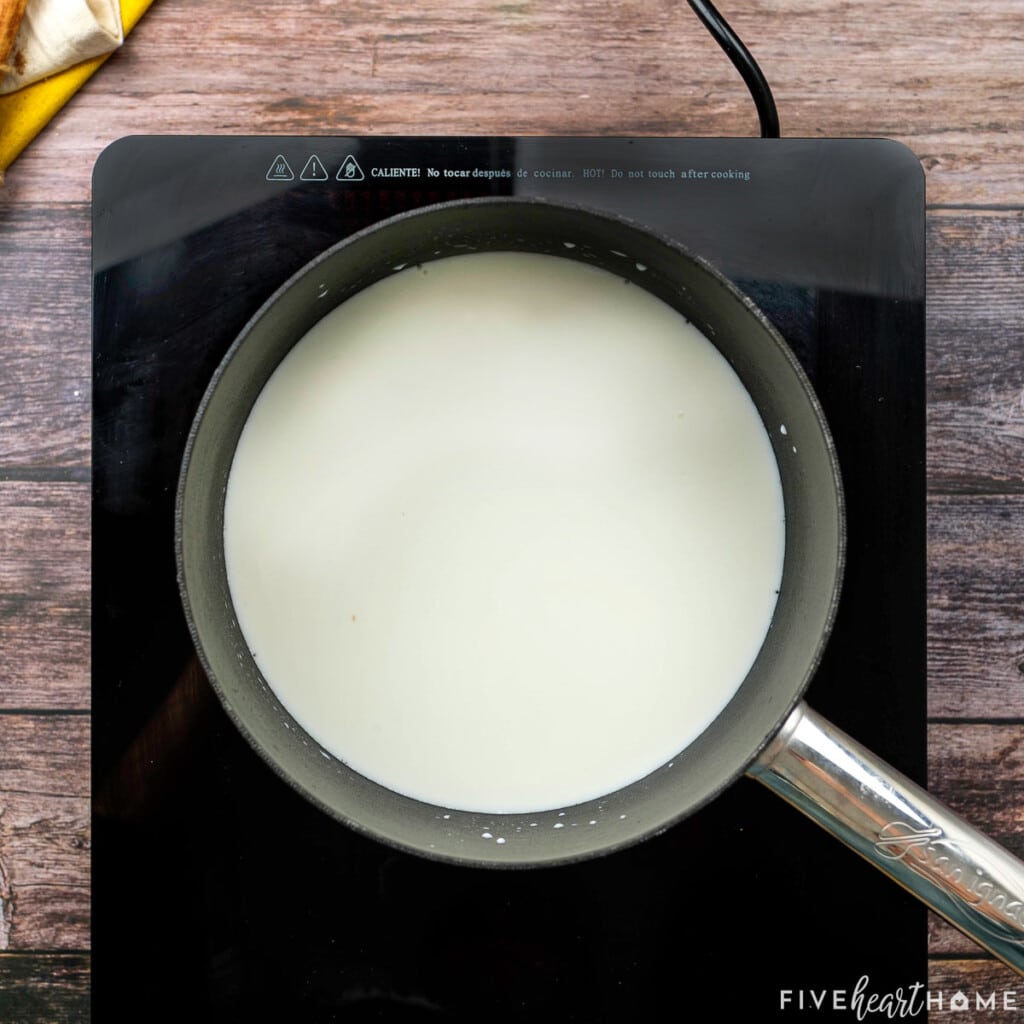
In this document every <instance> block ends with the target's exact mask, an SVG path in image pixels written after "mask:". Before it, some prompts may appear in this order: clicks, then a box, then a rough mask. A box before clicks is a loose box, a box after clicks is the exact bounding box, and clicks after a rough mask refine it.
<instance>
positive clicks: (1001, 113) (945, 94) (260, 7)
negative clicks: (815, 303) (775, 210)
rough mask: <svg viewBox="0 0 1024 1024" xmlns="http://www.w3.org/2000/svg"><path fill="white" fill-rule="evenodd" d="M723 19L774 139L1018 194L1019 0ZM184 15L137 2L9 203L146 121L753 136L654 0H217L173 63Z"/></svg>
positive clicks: (755, 11) (190, 10) (80, 191)
mask: <svg viewBox="0 0 1024 1024" xmlns="http://www.w3.org/2000/svg"><path fill="white" fill-rule="evenodd" d="M728 14H729V17H730V19H731V21H732V23H733V25H734V27H735V28H736V30H737V31H738V33H739V34H740V36H741V37H743V38H744V39H746V41H747V42H748V44H749V45H750V47H751V49H752V51H753V52H754V54H755V56H756V57H757V58H758V59H759V61H760V62H761V64H762V66H763V69H764V71H765V73H766V76H767V78H768V80H769V82H770V83H772V86H773V89H774V91H775V93H776V99H777V102H778V105H779V109H780V116H781V121H782V127H783V133H784V134H785V135H788V136H792V137H800V136H804V137H820V136H840V137H850V136H868V137H873V136H882V137H890V138H896V139H898V140H900V141H902V142H905V143H906V144H908V145H909V146H910V147H911V149H913V150H914V151H915V152H916V153H917V154H918V155H919V156H920V158H921V160H922V162H923V164H924V166H925V167H926V168H927V169H928V188H929V198H930V200H931V201H932V202H937V203H958V204H963V203H1004V204H1005V203H1014V204H1020V203H1021V197H1022V195H1024V187H1022V182H1024V177H1022V170H1021V168H1022V166H1024V135H1022V133H1021V132H1020V131H1019V127H1020V111H1019V94H1018V84H1019V83H1018V81H1017V75H1016V70H1015V69H1016V68H1018V67H1020V66H1021V65H1022V64H1024V42H1022V39H1024V32H1022V30H1021V22H1022V16H1021V8H1020V6H1019V4H1018V3H1017V2H1016V0H993V3H991V4H986V5H985V6H984V7H983V8H975V7H971V8H970V9H966V8H964V9H957V8H952V7H951V6H950V5H948V4H934V3H932V2H931V0H906V2H905V3H902V4H898V5H897V4H895V3H891V2H890V3H883V4H881V5H878V6H877V7H876V8H875V9H873V13H872V17H871V18H864V17H863V12H862V10H861V9H860V8H859V7H857V5H852V4H849V3H847V2H845V0H822V2H819V3H816V4H814V5H811V6H810V7H802V8H799V7H798V8H779V6H778V5H777V4H774V3H771V2H770V0H756V2H749V3H747V4H745V5H742V7H737V8H736V9H734V10H730V11H729V12H728ZM196 18H197V13H196V9H195V8H194V7H193V6H192V5H187V4H180V3H161V4H156V5H154V7H153V8H152V9H151V10H150V12H149V13H148V14H147V15H146V17H145V18H144V19H143V20H142V22H141V23H140V24H139V26H138V27H137V29H136V30H135V32H134V33H133V35H132V36H131V37H130V38H129V40H128V42H127V44H126V46H125V47H124V48H123V50H122V51H121V52H120V53H118V54H116V55H115V56H114V57H112V58H111V60H110V61H108V63H107V65H106V66H105V67H104V68H103V69H102V71H101V72H100V73H99V74H98V75H96V76H95V77H94V78H93V79H92V80H91V81H90V82H89V83H88V84H87V86H86V88H85V89H84V90H83V91H82V92H81V93H80V94H79V95H78V96H77V97H75V98H74V99H73V100H72V102H71V103H70V104H69V105H68V107H67V108H66V109H65V111H64V112H63V114H62V115H60V116H59V118H58V120H57V122H56V123H55V124H54V125H53V126H51V128H50V129H49V130H48V131H47V132H46V133H45V135H44V136H43V137H41V138H40V139H38V140H37V141H36V142H35V143H34V144H33V145H32V147H30V149H29V150H28V151H27V152H26V153H25V154H24V155H23V156H22V157H21V158H20V159H19V161H18V162H17V163H16V164H15V165H14V167H13V168H12V170H11V173H10V175H9V182H10V184H9V188H10V189H11V194H12V196H13V197H17V196H19V195H22V194H24V190H25V189H26V188H28V189H30V190H31V194H32V196H33V197H34V198H36V199H43V200H46V201H51V202H61V201H67V200H68V199H69V198H73V199H75V200H80V199H81V198H83V197H84V196H85V195H87V193H88V177H89V173H90V169H91V167H92V164H93V163H94V161H95V158H96V156H97V155H98V154H99V152H100V151H101V149H102V148H103V147H104V146H105V145H106V144H107V143H109V142H110V141H112V140H113V139H116V138H118V137H120V136H123V135H127V134H137V133H148V132H153V131H161V132H174V133H182V132H184V133H196V132H198V133H204V132H206V133H209V132H214V133H216V132H240V133H247V132H251V133H285V132H293V133H306V132H312V133H317V134H331V133H340V134H347V133H354V134H362V133H366V134H391V133H425V134H459V133H485V134H490V133H496V134H502V133H505V134H509V133H522V134H542V135H546V134H560V133H567V134H602V135H604V134H608V135H749V134H756V131H757V127H756V118H755V116H754V112H753V106H752V103H751V101H750V99H749V96H748V95H747V93H746V90H745V88H744V86H743V85H742V83H741V81H740V79H739V76H738V75H737V74H736V72H735V71H734V69H733V68H732V66H731V65H730V64H729V62H728V60H727V59H726V58H725V56H724V55H723V54H722V52H721V51H720V50H719V49H718V48H717V46H716V45H715V44H714V43H713V42H712V40H711V39H710V37H709V36H708V34H707V33H706V31H705V30H704V29H703V27H702V26H701V25H700V24H699V23H698V21H697V19H696V18H695V17H694V16H693V15H692V13H691V12H690V10H689V9H688V8H687V7H685V5H681V4H672V3H669V2H668V0H659V2H658V3H656V4H647V5H644V6H643V7H642V8H641V7H638V6H637V5H635V4H621V3H614V2H612V0H604V2H594V3H589V4H587V5H586V6H585V8H582V9H581V8H580V7H579V5H578V4H577V3H575V2H572V0H559V2H554V3H550V4H545V5H532V4H531V5H528V4H517V3H513V4H509V3H501V2H498V0H491V2H487V3H481V2H479V0H452V2H451V3H448V4H444V5H427V4H402V5H393V4H387V3H384V2H383V0H374V2H371V0H363V2H361V3H359V4H348V3H344V4H343V3H340V2H339V0H323V2H321V3H318V4H316V5H313V6H304V7H302V6H300V7H296V6H295V5H294V4H291V3H289V2H288V0H262V2H258V3H251V4H245V5H239V6H236V7H234V8H230V9H228V8H223V9H218V12H217V16H216V17H211V18H208V19H206V20H205V21H204V23H203V45H202V46H197V47H193V48H191V49H190V51H189V59H188V60H187V61H183V60H181V59H180V40H181V39H185V38H190V37H191V36H192V35H193V33H194V31H195V22H196ZM199 18H200V20H202V15H201V14H200V15H199ZM794 40H799V44H798V45H794ZM271 41H272V44H271ZM197 83H202V84H201V86H200V85H197ZM979 154H984V157H983V158H981V157H979Z"/></svg>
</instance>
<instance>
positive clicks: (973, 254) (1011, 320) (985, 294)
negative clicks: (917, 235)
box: [927, 212, 1024, 493]
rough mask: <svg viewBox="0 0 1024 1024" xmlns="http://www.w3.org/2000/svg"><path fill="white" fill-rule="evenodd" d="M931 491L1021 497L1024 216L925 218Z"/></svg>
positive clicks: (1023, 469)
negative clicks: (1007, 494)
mask: <svg viewBox="0 0 1024 1024" xmlns="http://www.w3.org/2000/svg"><path fill="white" fill-rule="evenodd" d="M927 242H928V250H927V252H928V301H927V330H928V334H927V360H928V362H927V367H928V484H929V488H930V489H931V490H933V491H945V492H963V493H973V492H978V491H999V492H1002V493H1007V492H1017V493H1024V344H1021V336H1022V333H1024V305H1022V304H1021V301H1020V281H1021V279H1022V277H1024V212H1006V213H987V214H981V213H973V214H972V215H970V216H965V215H963V214H959V215H946V214H941V213H935V214H932V215H931V216H929V218H928V240H927Z"/></svg>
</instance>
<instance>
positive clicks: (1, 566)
mask: <svg viewBox="0 0 1024 1024" xmlns="http://www.w3.org/2000/svg"><path fill="white" fill-rule="evenodd" d="M89 496H90V491H89V485H88V484H85V483H36V482H25V481H17V482H16V481H4V482H0V651H2V652H3V657H2V660H0V710H2V709H3V708H54V709H66V708H86V707H88V706H89V628H90V624H89V579H90V577H89Z"/></svg>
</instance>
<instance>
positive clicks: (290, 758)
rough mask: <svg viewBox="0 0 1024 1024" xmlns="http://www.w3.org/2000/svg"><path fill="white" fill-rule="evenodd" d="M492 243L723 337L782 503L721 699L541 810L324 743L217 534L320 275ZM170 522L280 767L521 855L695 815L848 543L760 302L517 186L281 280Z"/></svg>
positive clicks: (803, 663)
mask: <svg viewBox="0 0 1024 1024" xmlns="http://www.w3.org/2000/svg"><path fill="white" fill-rule="evenodd" d="M567 243H568V244H567ZM494 250H497V251H525V252H539V253H546V254H550V255H558V256H560V257H563V258H571V259H576V260H581V261H583V262H585V263H591V264H593V265H594V266H598V267H601V268H602V269H606V270H610V271H612V272H613V273H615V274H617V275H620V276H623V277H626V278H628V279H630V280H632V281H635V282H636V283H637V284H640V285H641V286H642V287H645V288H647V289H648V290H650V291H651V292H653V293H654V294H655V295H657V296H658V297H659V298H662V299H663V300H665V301H667V302H668V303H669V304H670V305H671V306H673V307H674V308H676V309H678V310H679V311H680V312H682V313H683V314H684V315H685V316H686V317H687V318H688V319H690V320H692V321H693V322H694V323H695V324H696V325H697V326H698V327H699V328H700V329H701V330H702V331H703V332H704V333H705V334H706V335H707V336H708V337H711V338H713V339H714V341H715V344H716V345H717V347H718V348H719V350H720V351H721V352H722V353H723V355H725V357H726V358H727V359H728V361H729V362H730V363H731V365H732V366H733V368H734V369H735V371H736V372H737V374H738V375H739V376H740V379H741V380H742V381H743V383H744V385H745V386H746V388H747V390H748V392H749V393H750V395H751V397H752V398H753V400H754V402H755V404H756V406H757V408H758V411H759V412H760V414H761V417H762V420H763V422H764V425H765V427H766V429H767V431H768V434H769V436H770V437H771V439H772V442H773V446H774V449H775V454H776V459H777V462H778V467H779V473H780V477H781V481H782V486H783V494H784V501H785V508H786V561H785V568H784V572H783V579H782V585H781V588H780V594H779V598H778V603H777V606H776V610H775V616H774V619H773V623H772V627H771V629H770V630H769V634H768V637H767V639H766V642H765V644H764V646H763V647H762V649H761V652H760V654H759V655H758V657H757V660H756V661H755V664H754V667H753V669H752V670H751V672H750V674H749V676H748V678H747V680H746V681H745V682H744V684H743V685H742V687H741V688H740V690H739V692H738V693H737V695H736V697H735V698H734V699H733V701H732V702H731V703H730V704H729V705H728V707H727V708H726V709H725V711H724V712H723V713H722V714H721V715H720V716H719V717H718V718H717V719H716V720H715V721H714V722H713V723H712V725H711V726H710V727H709V728H708V729H707V730H705V731H704V733H702V734H701V735H700V737H699V738H698V739H697V741H696V742H695V743H693V744H692V745H691V746H690V747H688V748H687V749H686V750H685V751H684V752H683V753H682V754H681V755H679V756H678V757H675V758H672V759H670V760H669V761H668V762H666V763H665V764H664V765H663V766H662V767H660V768H658V769H657V770H655V771H654V772H653V773H652V774H651V775H649V776H647V777H646V778H644V779H642V780H641V781H640V782H638V783H635V784H633V785H631V786H627V787H626V788H624V789H621V790H618V791H616V792H614V793H611V794H609V795H607V796H602V797H600V798H598V799H594V800H590V801H586V802H584V803H581V804H577V805H574V806H571V807H562V808H558V809H555V810H552V811H548V812H543V813H540V814H489V813H481V812H461V811H450V810H447V809H444V808H441V807H438V806H434V805H431V804H429V803H425V802H422V801H418V800H412V799H410V798H408V797H404V796H402V795H400V794H398V793H395V792H393V791H391V790H389V789H386V788H384V787H382V786H379V785H377V784H376V783H373V782H371V781H370V780H368V779H366V778H365V777H363V776H362V775H359V774H358V773H356V772H353V771H351V770H350V769H349V768H347V767H346V766H345V765H344V764H342V763H341V762H339V761H338V760H336V759H335V758H332V757H329V756H327V755H326V754H325V752H324V751H323V750H322V748H321V747H320V745H319V744H317V743H316V742H315V741H314V740H313V739H312V737H310V736H309V735H308V734H307V733H306V732H305V731H304V730H302V729H301V728H300V726H299V725H298V723H297V722H295V721H294V719H292V718H291V716H290V715H288V714H287V712H285V711H284V709H283V708H282V707H281V706H280V704H279V703H278V701H277V699H276V697H275V696H274V694H273V693H272V691H271V690H270V689H269V687H268V686H267V685H266V682H265V680H264V679H263V678H262V676H261V674H260V672H259V669H258V668H257V666H256V665H255V663H254V662H253V660H252V658H251V656H250V654H249V650H248V646H247V644H246V643H245V640H244V638H243V637H242V635H241V633H240V631H239V628H238V624H237V621H236V618H235V615H234V609H233V606H232V601H231V595H230V591H229V588H228V584H227V574H226V570H225V564H224V551H223V544H222V537H223V516H224V490H225V486H226V481H227V477H228V473H229V470H230V467H231V461H232V457H233V454H234V451H235V447H236V444H237V441H238V437H239V435H240V432H241V430H242V427H243V425H244V423H245V421H246V419H247V418H248V415H249V411H250V409H251V408H252V406H253V404H254V402H255V400H256V398H257V396H258V395H259V393H260V391H261V389H262V387H263V385H264V383H265V382H266V380H267V379H268V378H269V376H270V375H271V373H272V372H273V371H274V369H275V368H276V367H277V365H278V364H279V363H280V361H281V360H282V359H283V358H284V356H285V355H286V354H287V353H288V352H289V351H290V349H291V347H292V346H293V345H294V344H295V343H296V342H297V341H298V340H299V339H300V338H301V337H303V335H304V334H305V333H306V331H307V330H308V329H309V328H310V327H311V326H312V325H313V323H315V322H316V321H317V320H318V319H319V318H320V317H321V316H323V315H324V314H325V313H326V312H327V311H328V309H329V308H330V305H329V304H327V303H325V302H324V301H323V299H322V298H321V296H322V293H323V291H324V289H325V288H326V290H327V292H328V294H329V295H330V296H331V297H332V301H333V302H334V304H337V303H340V302H342V301H344V299H346V298H347V297H348V296H350V295H352V294H354V293H355V292H357V291H360V290H361V289H363V288H364V287H365V286H366V285H367V284H369V283H371V282H372V281H374V280H378V279H380V278H382V277H385V276H388V275H390V274H391V273H393V272H394V270H395V268H396V267H398V266H402V265H407V264H410V263H413V264H415V263H419V262H428V261H430V260H433V259H439V258H442V257H444V256H447V255H451V254H456V253H465V252H467V251H494ZM783 427H785V433H782V428H783ZM794 449H795V451H794ZM178 525H179V566H180V574H181V580H182V586H183V591H184V595H185V601H186V610H187V612H188V615H189V620H190V625H191V626H192V628H193V632H194V635H195V638H196V641H197V646H198V647H199V650H200V652H201V655H202V656H203V659H204V663H205V665H206V667H207V670H208V672H209V674H210V676H211V679H212V680H213V682H214V685H215V687H216V688H217V690H218V693H219V694H220V696H221V699H222V700H223V702H224V704H225V706H226V707H227V708H228V710H229V712H230V713H231V714H232V717H233V718H234V719H235V721H236V723H237V724H238V725H239V727H240V728H241V729H242V731H243V732H244V733H245V734H246V735H247V736H248V737H249V739H250V741H251V742H252V743H253V744H254V746H255V747H256V749H257V750H259V751H260V752H261V753H262V754H263V755H264V756H265V757H266V758H267V760H268V761H269V762H270V763H271V765H272V766H273V767H275V769H276V770H278V771H279V772H280V773H281V774H282V775H283V776H284V777H285V778H286V779H288V780H289V781H290V782H291V783H292V784H294V785H295V786H297V787H298V788H299V789H300V791H302V792H303V793H305V795H307V796H308V797H309V798H310V799H312V800H313V801H314V802H316V803H318V804H320V805H321V806H322V807H323V808H324V809H325V810H327V811H328V812H330V813H332V814H333V815H335V816H337V817H339V818H340V819H342V820H344V821H346V822H348V823H349V824H352V825H354V826H355V827H357V828H362V829H367V830H369V831H371V832H373V833H374V834H376V835H378V836H379V837H381V838H383V839H385V840H386V841H390V842H392V843H395V844H397V845H400V846H403V847H405V848H409V849H413V850H417V851H419V852H422V853H426V854H428V855H432V856H436V857H441V858H449V859H458V860H465V861H470V862H475V863H496V864H512V865H514V864H532V863H550V862H556V861H561V860H571V859H577V858H579V857H583V856H587V855H590V854H593V853H597V852H601V851H603V850H606V849H611V848H614V847H616V846H619V845H623V844H626V843H630V842H633V841H636V840H637V839H639V838H642V837H643V836H645V835H648V834H650V833H652V832H656V831H659V830H660V829H662V828H664V827H666V826H667V825H668V824H670V823H671V822H672V821H673V820H675V819H677V818H678V817H681V816H683V815H685V814H687V813H690V812H691V811H692V810H693V809H695V808H696V807H698V806H700V805H701V804H702V803H703V802H705V801H706V800H707V799H710V798H711V797H712V796H713V795H714V794H715V793H717V792H718V791H719V790H720V789H721V788H722V787H723V786H725V785H727V784H728V782H730V781H731V780H732V779H733V778H735V776H736V775H738V774H739V773H740V772H742V770H743V769H744V767H745V766H746V764H747V763H748V762H749V761H750V760H751V759H752V757H753V756H755V754H756V753H757V751H758V750H759V749H760V747H761V745H762V744H763V743H764V742H765V741H766V739H767V738H768V737H769V736H770V735H771V734H772V733H773V732H774V730H775V729H776V728H777V726H778V723H779V722H780V721H781V719H782V718H783V717H784V715H785V713H786V711H787V710H788V708H789V707H791V706H792V704H793V703H794V702H795V700H796V699H797V698H798V696H799V694H800V693H801V692H802V690H803V687H804V686H805V685H806V683H807V681H808V680H809V678H810V674H811V672H812V671H813V668H814V666H815V664H816V660H817V658H818V656H819V653H820V648H821V645H822V643H823V641H824V636H825V634H826V633H827V628H828V624H829V621H830V616H831V613H832V607H833V602H834V599H835V593H836V590H837V588H838V577H839V552H840V547H841V515H840V506H839V494H838V481H837V476H836V472H835V467H834V459H833V456H832V450H831V445H830V442H829V439H828V435H827V432H826V430H825V428H824V424H823V422H822V419H821V416H820V412H819V410H818V408H817V404H816V402H815V401H814V400H813V396H812V395H811V393H810V391H809V388H808V386H807V384H806V381H805V380H804V378H803V375H802V373H801V372H800V371H799V369H798V368H797V366H796V364H795V362H794V360H793V358H792V356H791V355H790V354H789V352H788V350H786V348H785V346H784V345H783V344H782V343H781V340H780V339H779V338H778V337H777V335H775V333H774V332H773V331H772V330H771V329H770V328H769V326H768V325H767V324H766V323H765V322H764V320H763V318H761V317H759V315H758V314H757V313H756V311H755V310H753V309H752V307H751V306H750V305H749V303H747V302H746V301H745V300H743V299H742V298H741V297H740V296H739V295H738V294H737V293H736V292H735V291H734V290H733V289H732V288H731V287H730V286H729V285H727V284H726V283H725V282H723V281H722V279H721V278H719V277H718V276H717V275H716V274H715V273H714V272H712V271H711V270H710V269H709V268H708V267H707V266H706V265H704V264H703V263H702V262H701V261H699V260H696V259H693V258H692V257H689V256H688V255H686V254H685V253H683V252H681V251H680V250H679V249H678V248H677V247H676V246H673V245H670V244H668V243H665V242H663V241H661V240H659V239H657V238H656V237H654V236H652V235H651V234H649V233H648V232H646V231H643V230H640V229H637V228H635V227H631V226H629V225H627V224H624V223H621V222H618V221H613V220H610V219H607V218H604V217H597V216H595V215H593V214H591V213H588V212H586V211H581V210H576V209H572V208H562V207H556V206H551V205H549V204H537V203H532V202H524V201H496V202H490V201H484V202H475V203H464V204H456V205H451V206H446V207H441V208H437V209H434V210H430V211H426V212H423V213H418V214H414V215H408V216H405V217H401V218H397V219H396V220H395V221H392V222H389V223H388V224H385V225H382V226H379V227H378V228H376V229H374V230H372V231H370V232H368V233H366V234H364V235H362V236H357V237H356V238H354V239H352V240H350V241H348V242H346V243H343V244H342V245H340V246H339V247H337V248H336V249H334V250H332V251H330V252H329V253H327V254H325V255H324V257H322V258H321V259H319V260H318V261H316V262H315V263H314V264H312V265H311V266H310V267H308V268H307V269H306V270H305V271H303V272H302V273H301V274H300V275H298V277H297V278H296V279H293V281H292V282H290V283H289V284H288V285H287V286H286V287H285V288H284V289H282V290H281V292H279V293H278V295H277V296H275V298H274V299H272V300H271V302H270V303H268V305H267V306H266V307H265V308H264V309H263V310H262V311H261V313H260V314H259V315H258V316H257V317H256V318H255V319H254V321H253V322H252V323H251V324H250V325H249V327H248V328H247V329H246V332H245V333H244V334H243V336H242V338H240V340H239V343H238V344H236V346H235V347H234V348H233V350H232V352H231V353H229V356H228V358H227V359H226V360H225V363H224V364H223V366H222V367H221V369H220V370H219V371H218V375H217V377H216V378H215V381H214V383H213V385H212V386H211V389H210V391H209V392H208V394H207V397H206V399H205V400H204V404H203V407H202V409H201V412H200V415H199V417H198V418H197V422H196V426H195V428H194V431H193V436H192V438H191V439H190V444H189V449H188V453H187V456H186V463H185V466H184V468H183V477H182V487H181V491H180V495H179V523H178ZM498 840H501V841H500V842H499V841H498Z"/></svg>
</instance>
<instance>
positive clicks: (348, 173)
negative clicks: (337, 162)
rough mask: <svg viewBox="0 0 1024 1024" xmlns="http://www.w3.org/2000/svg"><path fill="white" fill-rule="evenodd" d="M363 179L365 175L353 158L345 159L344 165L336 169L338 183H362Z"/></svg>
mask: <svg viewBox="0 0 1024 1024" xmlns="http://www.w3.org/2000/svg"><path fill="white" fill-rule="evenodd" d="M365 178H366V175H365V174H363V169H362V167H360V166H359V161H358V160H356V158H355V157H354V156H347V157H345V161H344V163H342V165H341V167H340V168H339V169H338V174H337V179H338V181H364V180H365Z"/></svg>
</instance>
